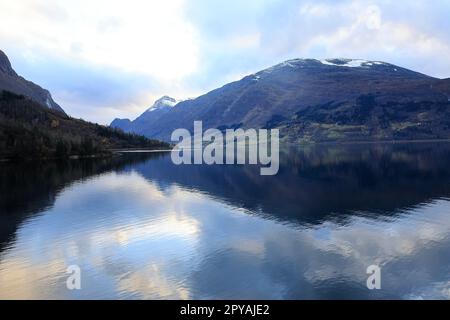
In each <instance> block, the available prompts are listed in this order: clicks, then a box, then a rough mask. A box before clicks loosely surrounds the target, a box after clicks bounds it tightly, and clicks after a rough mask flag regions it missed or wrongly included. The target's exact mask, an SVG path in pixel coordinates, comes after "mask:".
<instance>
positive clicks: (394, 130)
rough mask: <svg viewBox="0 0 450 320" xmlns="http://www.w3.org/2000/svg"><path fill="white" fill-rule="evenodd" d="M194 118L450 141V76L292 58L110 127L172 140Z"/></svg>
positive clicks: (326, 135)
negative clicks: (196, 96)
mask: <svg viewBox="0 0 450 320" xmlns="http://www.w3.org/2000/svg"><path fill="white" fill-rule="evenodd" d="M150 110H151V109H150ZM195 120H202V121H203V124H204V128H218V129H221V130H225V129H227V128H279V129H280V135H281V136H282V137H283V139H284V140H287V141H292V142H299V141H300V142H309V141H315V142H323V141H373V140H400V139H406V140H411V139H449V138H450V79H446V80H441V79H437V78H433V77H430V76H427V75H424V74H421V73H418V72H414V71H411V70H408V69H405V68H402V67H399V66H396V65H393V64H389V63H385V62H380V61H366V60H355V59H327V60H314V59H294V60H288V61H285V62H283V63H280V64H278V65H276V66H273V67H271V68H268V69H265V70H262V71H260V72H257V73H255V74H252V75H249V76H246V77H244V78H243V79H241V80H239V81H236V82H232V83H229V84H227V85H225V86H223V87H221V88H218V89H216V90H213V91H211V92H209V93H207V94H205V95H202V96H200V97H198V98H196V99H193V100H188V101H183V102H180V103H178V104H176V105H175V106H173V107H170V108H166V109H165V111H164V112H161V113H159V112H156V111H155V112H149V110H147V111H146V112H145V113H144V114H142V115H141V116H140V117H139V118H137V119H136V120H134V121H129V120H128V121H126V120H125V121H123V120H122V121H119V120H115V121H114V122H113V124H112V125H114V126H116V127H119V128H122V129H123V130H125V131H128V132H135V133H138V134H143V135H145V136H147V137H151V138H158V139H163V140H166V141H168V140H170V135H171V132H172V131H173V130H174V129H176V128H186V129H190V130H192V126H193V122H194V121H195Z"/></svg>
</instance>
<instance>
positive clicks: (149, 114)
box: [110, 96, 180, 132]
mask: <svg viewBox="0 0 450 320" xmlns="http://www.w3.org/2000/svg"><path fill="white" fill-rule="evenodd" d="M178 102H180V101H177V100H176V99H174V98H171V97H168V96H164V97H162V98H160V99H158V100H156V101H155V103H154V104H153V105H152V106H151V107H150V108H148V109H147V110H146V111H145V112H144V113H143V114H142V115H140V116H139V117H138V118H136V120H134V121H130V119H114V120H113V122H111V125H110V126H111V127H113V128H118V129H121V130H123V131H125V132H145V131H146V130H147V128H151V127H153V126H155V125H156V123H157V122H158V121H159V120H160V119H161V118H163V116H165V115H167V114H168V113H169V112H170V111H171V110H172V108H173V107H174V106H175V105H176V104H177V103H178Z"/></svg>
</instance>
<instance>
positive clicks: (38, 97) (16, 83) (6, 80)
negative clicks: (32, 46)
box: [0, 50, 64, 113]
mask: <svg viewBox="0 0 450 320" xmlns="http://www.w3.org/2000/svg"><path fill="white" fill-rule="evenodd" d="M0 91H9V92H13V93H16V94H20V95H24V96H26V97H28V98H30V99H32V100H34V101H35V102H37V103H39V104H40V105H42V106H44V107H47V108H49V109H52V110H56V111H59V112H61V113H64V110H63V109H62V108H61V107H60V106H59V105H58V104H57V103H56V102H55V101H53V98H52V96H51V94H50V92H48V91H47V90H45V89H43V88H41V87H40V86H38V85H37V84H34V83H33V82H31V81H28V80H26V79H24V78H22V77H21V76H19V75H18V74H17V73H16V72H15V71H14V69H13V68H12V66H11V63H10V61H9V59H8V57H7V56H6V54H5V53H4V52H3V51H1V50H0Z"/></svg>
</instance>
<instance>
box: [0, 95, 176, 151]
mask: <svg viewBox="0 0 450 320" xmlns="http://www.w3.org/2000/svg"><path fill="white" fill-rule="evenodd" d="M169 147H170V146H169V145H168V144H166V143H162V142H160V141H156V140H149V139H147V138H145V137H143V136H138V135H133V134H129V133H124V132H123V131H121V130H116V129H113V128H110V127H106V126H102V125H98V124H93V123H90V122H86V121H83V120H80V119H74V118H71V117H69V116H67V115H65V114H63V113H61V112H59V111H57V110H52V109H49V108H47V107H44V106H42V105H40V104H38V103H37V102H35V101H33V100H31V99H30V98H27V97H25V96H23V95H16V94H15V93H12V92H9V91H2V92H1V93H0V159H3V158H55V157H56V158H65V157H68V156H72V155H78V156H80V155H81V156H90V155H99V154H109V153H110V150H111V149H121V148H148V149H167V148H169Z"/></svg>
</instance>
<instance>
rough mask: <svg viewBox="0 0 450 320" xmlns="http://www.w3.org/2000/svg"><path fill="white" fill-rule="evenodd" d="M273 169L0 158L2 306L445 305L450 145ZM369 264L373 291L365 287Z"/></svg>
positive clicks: (344, 149) (320, 151)
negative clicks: (187, 302)
mask: <svg viewBox="0 0 450 320" xmlns="http://www.w3.org/2000/svg"><path fill="white" fill-rule="evenodd" d="M280 160H281V165H280V171H279V173H278V175H276V176H265V177H263V176H260V175H259V168H258V167H256V166H237V165H236V166H206V165H191V166H188V165H185V166H175V165H173V164H172V163H171V160H170V155H169V154H167V153H162V154H155V153H151V154H150V153H149V154H146V153H137V154H128V153H127V154H123V155H121V156H117V157H114V158H113V159H109V160H107V159H104V160H73V161H68V162H40V163H36V162H33V163H22V164H7V163H2V164H1V168H0V298H1V299H11V298H25V299H117V298H119V299H389V298H395V299H431V298H437V299H449V298H450V250H449V248H450V200H449V199H450V166H449V165H450V144H447V143H433V144H432V143H417V144H380V145H376V144H372V145H329V146H317V147H302V148H300V147H286V148H284V149H283V151H282V153H281V158H280ZM373 264H376V265H379V266H380V267H381V270H382V289H381V290H368V289H367V287H366V279H367V277H368V275H367V274H366V269H367V267H368V266H369V265H373ZM70 265H78V266H80V268H81V271H82V281H81V284H82V289H81V290H72V291H71V290H68V289H67V288H66V279H67V277H68V274H67V273H66V270H67V267H68V266H70Z"/></svg>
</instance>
